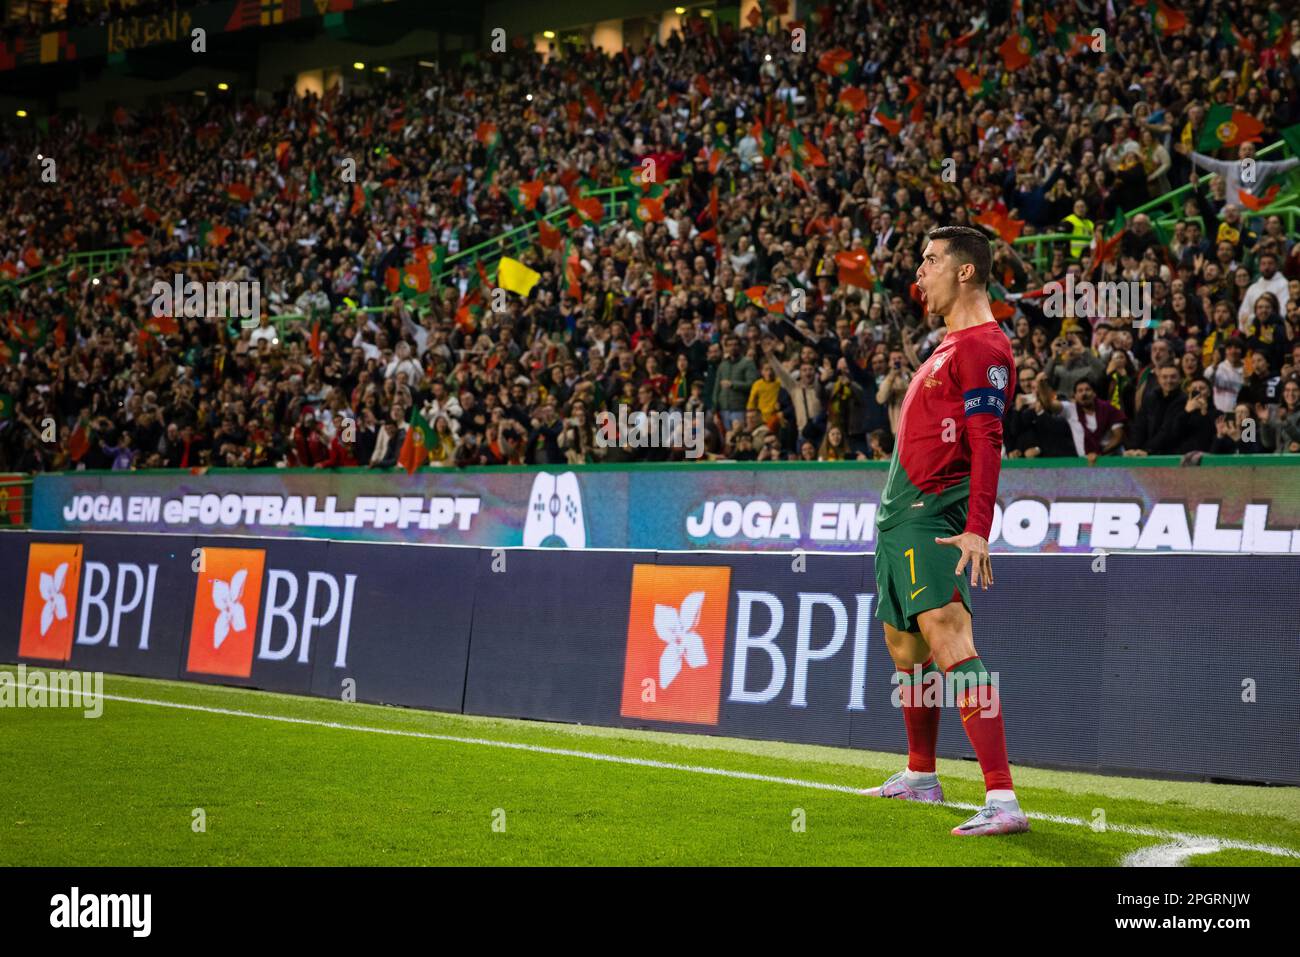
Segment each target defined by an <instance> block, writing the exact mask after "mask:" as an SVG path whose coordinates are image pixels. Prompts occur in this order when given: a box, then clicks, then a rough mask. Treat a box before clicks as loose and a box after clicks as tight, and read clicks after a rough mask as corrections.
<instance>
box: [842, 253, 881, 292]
mask: <svg viewBox="0 0 1300 957" xmlns="http://www.w3.org/2000/svg"><path fill="white" fill-rule="evenodd" d="M835 266H836V272H837V275H838V278H839V281H840V283H842V284H844V285H849V286H858V287H859V288H862V289H870V288H872V287H873V286H874V285H875V283H876V280H875V276H874V275H873V273H872V270H871V258H870V257H869V256H868V255H867V251H866V250H865V249H854V250H850V251H847V252H838V253H836V254H835Z"/></svg>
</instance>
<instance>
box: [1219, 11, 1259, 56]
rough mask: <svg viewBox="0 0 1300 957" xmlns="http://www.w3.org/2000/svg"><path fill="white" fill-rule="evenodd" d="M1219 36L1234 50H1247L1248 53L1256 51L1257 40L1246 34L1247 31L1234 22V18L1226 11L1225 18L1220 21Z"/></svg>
mask: <svg viewBox="0 0 1300 957" xmlns="http://www.w3.org/2000/svg"><path fill="white" fill-rule="evenodd" d="M1219 36H1220V37H1222V38H1223V42H1224V43H1226V44H1227V45H1228V46H1230V47H1232V48H1233V49H1234V50H1245V51H1246V52H1247V53H1250V54H1252V55H1253V54H1254V53H1255V42H1254V41H1253V40H1251V38H1250V37H1248V36H1246V34H1245V32H1244V31H1243V30H1242V29H1241V28H1240V27H1238V26H1237V25H1236V24H1235V23H1233V22H1232V18H1231V17H1229V16H1228V15H1227V14H1226V13H1225V14H1224V15H1223V19H1222V20H1220V21H1219Z"/></svg>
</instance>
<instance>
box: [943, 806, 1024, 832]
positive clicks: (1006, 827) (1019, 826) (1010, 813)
mask: <svg viewBox="0 0 1300 957" xmlns="http://www.w3.org/2000/svg"><path fill="white" fill-rule="evenodd" d="M1027 830H1029V818H1028V817H1026V816H1025V812H1024V811H1022V810H1020V805H1019V804H1005V803H1002V802H1000V801H990V802H989V803H988V804H986V805H984V806H983V807H982V808H980V809H979V810H978V811H976V812H975V816H974V817H972V818H971V819H970V820H969V821H965V822H964V823H962V824H958V825H957V826H956V827H954V828H953V829H952V833H953V834H955V835H956V836H957V837H985V836H989V835H993V834H1020V833H1022V832H1024V831H1027Z"/></svg>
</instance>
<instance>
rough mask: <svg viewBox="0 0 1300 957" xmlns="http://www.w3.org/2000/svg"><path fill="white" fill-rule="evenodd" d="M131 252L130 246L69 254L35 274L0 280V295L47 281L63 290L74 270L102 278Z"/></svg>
mask: <svg viewBox="0 0 1300 957" xmlns="http://www.w3.org/2000/svg"><path fill="white" fill-rule="evenodd" d="M132 251H133V250H132V248H131V247H130V246H119V247H117V248H114V249H94V250H90V251H89V252H83V253H69V254H68V255H67V256H65V257H63V258H62V259H61V260H59V261H58V262H56V263H51V264H50V265H48V266H45V267H43V268H41V269H37V270H36V271H35V272H30V273H27V274H26V275H25V276H19V277H18V278H16V279H4V280H0V294H4V293H10V294H12V293H14V292H18V291H20V290H22V289H25V288H26V287H28V286H31V285H36V284H39V283H41V282H46V281H49V280H54V281H55V282H57V283H60V285H59V286H58V288H63V286H64V285H66V284H67V279H68V274H69V273H70V272H72V271H73V270H74V269H75V270H77V271H79V272H83V273H85V274H86V276H88V277H90V278H94V277H95V276H102V275H104V274H105V273H109V272H112V271H113V270H114V269H116V268H117V267H118V266H120V265H121V264H122V262H123V261H124V260H125V259H126V258H127V257H128V256H130V255H131V253H132Z"/></svg>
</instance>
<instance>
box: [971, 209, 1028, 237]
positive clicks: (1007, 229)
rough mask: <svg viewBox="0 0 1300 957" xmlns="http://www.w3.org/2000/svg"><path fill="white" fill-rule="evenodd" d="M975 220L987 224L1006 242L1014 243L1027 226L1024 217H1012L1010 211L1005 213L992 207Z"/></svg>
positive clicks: (982, 224) (983, 224)
mask: <svg viewBox="0 0 1300 957" xmlns="http://www.w3.org/2000/svg"><path fill="white" fill-rule="evenodd" d="M975 222H977V223H979V224H980V225H981V226H987V227H988V228H989V229H991V230H993V231H994V232H995V233H997V234H998V235H999V236H1001V237H1002V239H1003V240H1004V241H1005V242H1008V243H1014V242H1015V241H1016V240H1017V239H1019V238H1020V233H1021V232H1022V231H1023V230H1024V228H1025V221H1024V220H1023V219H1012V218H1011V215H1010V214H1009V213H1004V212H1001V211H999V210H996V209H990V210H989V211H988V212H986V213H981V214H980V215H979V216H977V217H975Z"/></svg>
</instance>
